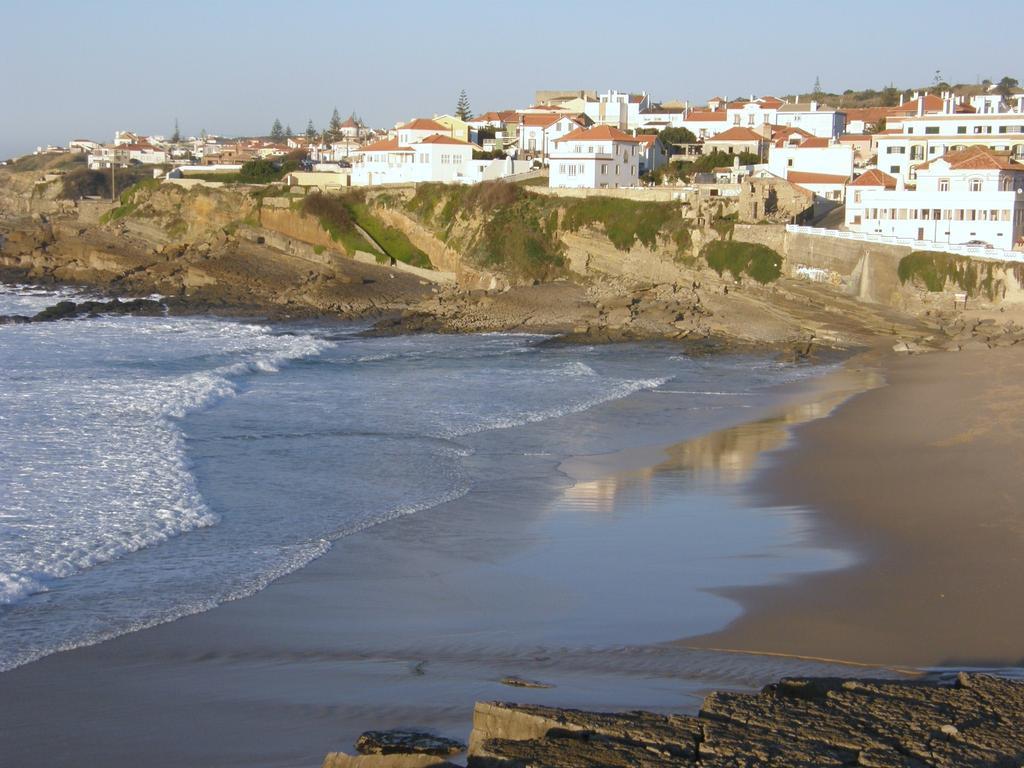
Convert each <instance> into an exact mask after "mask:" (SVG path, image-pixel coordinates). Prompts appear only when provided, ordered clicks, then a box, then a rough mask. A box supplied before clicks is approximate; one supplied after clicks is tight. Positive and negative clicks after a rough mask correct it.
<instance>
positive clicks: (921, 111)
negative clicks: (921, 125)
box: [917, 96, 924, 117]
mask: <svg viewBox="0 0 1024 768" xmlns="http://www.w3.org/2000/svg"><path fill="white" fill-rule="evenodd" d="M923 114H924V96H922V97H921V98H919V99H918V100H917V116H918V117H921V116H922V115H923Z"/></svg>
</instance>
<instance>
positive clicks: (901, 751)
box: [324, 674, 1024, 768]
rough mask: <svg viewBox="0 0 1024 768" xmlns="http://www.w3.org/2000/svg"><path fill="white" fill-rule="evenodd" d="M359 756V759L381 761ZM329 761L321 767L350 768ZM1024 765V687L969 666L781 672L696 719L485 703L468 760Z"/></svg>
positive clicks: (794, 766)
mask: <svg viewBox="0 0 1024 768" xmlns="http://www.w3.org/2000/svg"><path fill="white" fill-rule="evenodd" d="M338 757H339V758H340V757H343V756H340V755H339V756H338ZM359 759H361V760H363V761H364V762H361V763H359V765H362V766H367V767H369V766H381V767H382V768H383V766H384V765H385V763H375V762H365V761H366V760H372V758H359ZM332 760H334V756H329V757H328V760H326V761H325V762H324V767H325V768H329V767H331V766H334V767H335V768H340V766H343V765H345V766H347V765H350V763H345V762H332ZM423 764H424V765H426V764H427V763H423ZM1022 764H1024V683H1021V682H1014V681H1010V680H1005V679H1001V678H995V677H989V676H986V675H969V674H960V675H958V676H957V677H956V678H955V679H954V680H951V681H945V682H935V681H908V682H902V681H896V682H894V681H882V680H844V679H833V678H820V679H783V680H782V681H780V682H778V683H776V684H774V685H770V686H768V687H766V688H765V689H764V690H762V691H761V692H760V693H758V694H753V695H751V694H738V693H712V694H711V695H709V696H708V697H707V698H706V699H705V700H704V705H703V707H701V711H700V713H699V714H698V715H697V716H696V717H691V716H686V715H659V714H654V713H650V712H625V713H619V714H602V713H593V712H581V711H577V710H566V709H554V708H551V707H540V706H533V705H521V704H504V703H498V702H489V703H484V702H482V703H478V704H477V705H476V709H475V711H474V715H473V732H472V735H471V736H470V742H469V755H468V762H467V765H468V766H469V768H532V767H534V766H546V767H548V768H590V767H592V766H593V767H595V768H596V766H608V767H610V768H615V767H618V766H621V767H622V768H626V766H703V767H704V768H741V767H742V768H758V767H759V766H785V768H827V767H829V766H835V768H839V767H840V766H874V768H925V767H926V766H927V767H930V768H982V766H985V767H986V768H1010V767H1011V766H1020V765H1022ZM351 765H355V763H352V764H351ZM395 765H404V764H402V763H395ZM409 765H412V764H411V763H410V764H409Z"/></svg>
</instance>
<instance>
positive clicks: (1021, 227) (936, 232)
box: [846, 147, 1024, 250]
mask: <svg viewBox="0 0 1024 768" xmlns="http://www.w3.org/2000/svg"><path fill="white" fill-rule="evenodd" d="M846 226H847V228H848V229H850V230H851V231H854V232H866V233H871V234H879V235H887V236H891V237H901V238H909V239H913V240H921V241H927V242H932V243H948V244H950V245H962V244H973V245H977V244H979V243H984V244H986V245H990V246H992V247H993V248H1002V249H1006V250H1010V249H1012V248H1014V247H1016V248H1024V163H1020V162H1017V161H1016V160H1014V159H1012V158H1011V157H1010V156H1009V155H1008V154H1006V153H997V152H993V151H992V150H990V149H987V148H984V147H971V148H968V149H965V150H961V151H958V152H951V153H948V154H946V155H943V156H942V157H940V158H937V159H935V160H933V161H931V162H930V163H927V164H926V165H922V166H919V167H918V169H917V187H916V189H907V188H906V187H905V186H904V184H903V181H902V179H898V178H894V177H892V176H888V175H887V174H885V173H882V172H881V171H878V170H872V171H869V172H868V173H865V174H864V175H862V176H860V177H858V178H857V179H856V180H855V181H853V182H852V183H851V184H850V185H849V187H848V189H847V193H846Z"/></svg>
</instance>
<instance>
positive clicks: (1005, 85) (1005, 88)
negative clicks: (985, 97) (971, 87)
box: [996, 75, 1020, 99]
mask: <svg viewBox="0 0 1024 768" xmlns="http://www.w3.org/2000/svg"><path fill="white" fill-rule="evenodd" d="M1018 85H1020V83H1018V82H1017V78H1015V77H1010V76H1009V75H1007V76H1006V77H1004V78H1003V79H1002V80H1000V81H999V82H998V83H996V92H997V93H998V94H999V95H1000V96H1002V97H1003V98H1004V99H1008V98H1010V97H1011V96H1013V91H1014V89H1015V88H1016V87H1017V86H1018Z"/></svg>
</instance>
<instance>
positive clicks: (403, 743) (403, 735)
mask: <svg viewBox="0 0 1024 768" xmlns="http://www.w3.org/2000/svg"><path fill="white" fill-rule="evenodd" d="M465 750H466V745H465V744H463V743H461V742H458V741H455V740H454V739H446V738H444V737H442V736H434V735H433V734H431V733H420V732H418V731H367V732H366V733H364V734H363V735H362V736H360V737H359V738H358V739H357V740H356V751H357V752H359V753H360V754H362V755H395V754H405V755H408V754H416V755H457V754H459V752H464V751H465Z"/></svg>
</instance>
